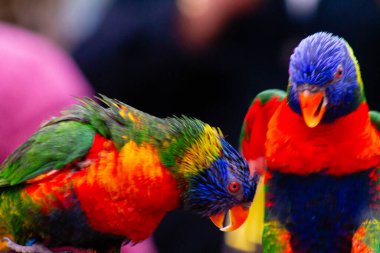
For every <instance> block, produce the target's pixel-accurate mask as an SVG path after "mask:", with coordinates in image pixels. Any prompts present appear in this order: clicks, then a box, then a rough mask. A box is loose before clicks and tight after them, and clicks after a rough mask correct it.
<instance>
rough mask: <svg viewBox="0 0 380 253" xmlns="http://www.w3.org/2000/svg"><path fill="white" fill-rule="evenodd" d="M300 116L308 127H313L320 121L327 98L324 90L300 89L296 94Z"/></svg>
mask: <svg viewBox="0 0 380 253" xmlns="http://www.w3.org/2000/svg"><path fill="white" fill-rule="evenodd" d="M298 97H299V100H300V105H301V110H302V116H303V119H304V120H305V123H306V125H307V126H308V127H311V128H312V127H315V126H317V125H318V124H319V122H321V120H322V117H323V114H324V113H325V111H326V105H327V98H326V96H325V92H324V91H318V92H310V91H308V90H305V91H302V92H300V93H299V94H298Z"/></svg>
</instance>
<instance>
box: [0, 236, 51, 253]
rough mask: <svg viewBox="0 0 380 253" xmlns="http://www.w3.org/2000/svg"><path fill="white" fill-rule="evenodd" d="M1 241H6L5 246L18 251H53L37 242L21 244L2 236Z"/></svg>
mask: <svg viewBox="0 0 380 253" xmlns="http://www.w3.org/2000/svg"><path fill="white" fill-rule="evenodd" d="M3 242H7V247H8V248H9V249H11V250H13V251H15V252H18V253H53V252H52V251H51V250H49V249H48V248H46V247H45V246H43V245H42V244H39V243H34V244H33V245H31V246H23V245H19V244H17V243H15V242H14V241H12V240H11V239H9V238H8V237H4V238H3Z"/></svg>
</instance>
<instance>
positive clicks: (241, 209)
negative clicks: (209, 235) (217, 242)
mask: <svg viewBox="0 0 380 253" xmlns="http://www.w3.org/2000/svg"><path fill="white" fill-rule="evenodd" d="M248 214H249V208H247V207H246V206H245V205H244V204H241V205H237V206H234V207H232V208H231V209H230V210H229V211H228V212H226V213H224V212H221V213H219V214H215V215H212V216H210V219H211V221H212V222H213V223H214V224H215V226H217V227H218V228H219V229H220V230H221V231H223V232H230V231H233V230H236V229H238V228H239V227H240V226H241V225H243V223H244V222H245V220H246V219H247V217H248ZM228 220H229V222H228V223H229V224H227V225H225V223H226V221H228Z"/></svg>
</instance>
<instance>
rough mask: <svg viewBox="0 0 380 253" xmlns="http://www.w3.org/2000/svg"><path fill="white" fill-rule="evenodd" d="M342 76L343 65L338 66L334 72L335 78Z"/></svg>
mask: <svg viewBox="0 0 380 253" xmlns="http://www.w3.org/2000/svg"><path fill="white" fill-rule="evenodd" d="M342 76H343V67H342V66H339V67H338V69H337V70H336V72H335V78H342Z"/></svg>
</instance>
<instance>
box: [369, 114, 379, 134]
mask: <svg viewBox="0 0 380 253" xmlns="http://www.w3.org/2000/svg"><path fill="white" fill-rule="evenodd" d="M369 116H370V117H371V122H372V124H373V125H374V126H375V127H376V128H377V131H379V132H380V112H377V111H370V112H369Z"/></svg>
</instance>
